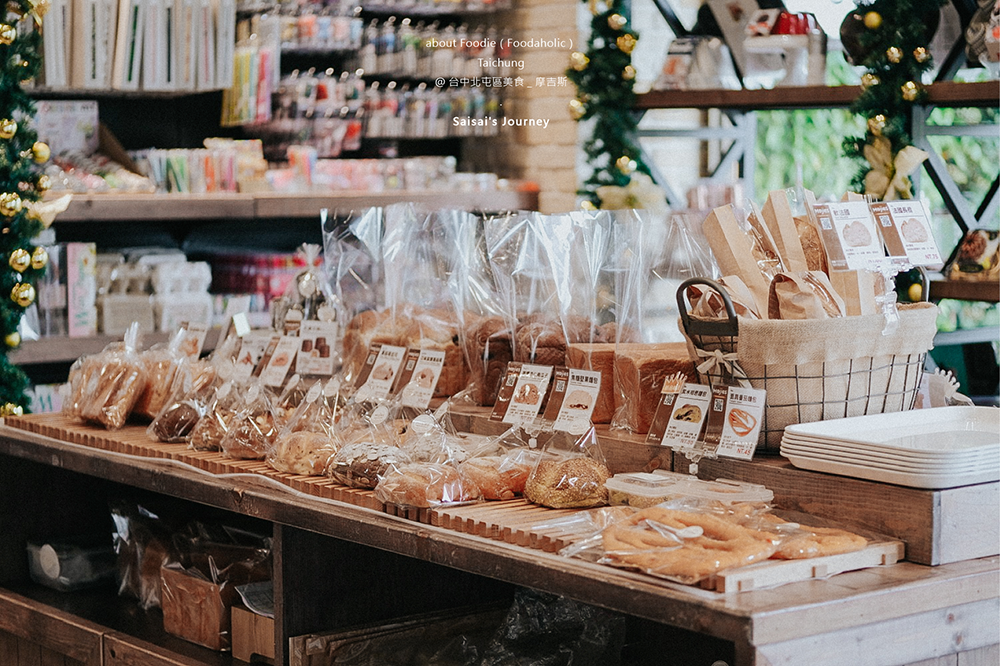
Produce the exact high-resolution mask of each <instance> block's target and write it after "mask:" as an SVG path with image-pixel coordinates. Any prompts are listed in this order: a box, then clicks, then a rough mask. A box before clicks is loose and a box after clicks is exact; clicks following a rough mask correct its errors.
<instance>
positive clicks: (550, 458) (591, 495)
mask: <svg viewBox="0 0 1000 666" xmlns="http://www.w3.org/2000/svg"><path fill="white" fill-rule="evenodd" d="M610 476H611V474H610V472H608V467H607V464H606V462H605V460H604V454H603V453H602V452H601V449H600V444H599V443H598V441H597V433H596V432H595V431H594V428H593V427H591V428H590V429H589V430H588V431H587V432H586V433H584V434H583V435H582V436H581V437H580V438H579V439H577V440H576V441H575V442H573V443H572V444H571V445H569V446H566V445H564V444H562V442H561V440H560V439H555V438H554V439H553V440H551V441H550V442H549V443H548V444H547V445H546V446H545V448H544V450H543V451H542V453H541V455H540V456H539V458H538V460H537V462H536V464H535V466H534V468H533V469H532V471H531V474H530V475H529V476H528V479H527V481H526V482H525V486H524V496H525V497H526V498H527V499H529V500H531V501H532V502H534V503H535V504H541V505H542V506H547V507H551V508H553V509H570V508H586V507H592V506H602V505H604V504H607V502H608V490H607V488H605V487H604V482H605V481H607V480H608V478H609V477H610Z"/></svg>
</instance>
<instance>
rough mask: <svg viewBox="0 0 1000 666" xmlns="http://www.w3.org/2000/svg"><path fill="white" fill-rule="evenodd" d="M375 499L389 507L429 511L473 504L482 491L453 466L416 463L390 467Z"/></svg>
mask: <svg viewBox="0 0 1000 666" xmlns="http://www.w3.org/2000/svg"><path fill="white" fill-rule="evenodd" d="M375 497H376V498H378V499H379V500H380V501H382V502H385V503H386V504H397V505H399V506H412V507H417V508H425V509H426V508H432V507H437V506H444V505H448V504H457V503H461V502H472V501H475V500H477V499H479V497H480V492H479V488H478V487H477V486H476V484H475V483H473V482H472V481H471V480H469V479H468V478H466V477H464V476H463V475H462V474H461V473H460V472H459V469H458V468H457V467H455V466H454V465H450V464H446V463H428V462H414V463H406V464H395V465H391V466H389V467H388V468H387V469H386V470H385V471H384V472H383V473H382V474H381V478H380V480H379V482H378V484H377V485H376V486H375Z"/></svg>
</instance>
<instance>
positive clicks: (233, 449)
mask: <svg viewBox="0 0 1000 666" xmlns="http://www.w3.org/2000/svg"><path fill="white" fill-rule="evenodd" d="M235 412H236V413H235V414H234V415H233V418H232V420H231V421H230V422H229V427H228V428H227V430H226V434H225V436H224V437H223V438H222V442H220V444H219V447H220V448H221V449H222V451H223V453H225V454H226V455H228V456H229V457H231V458H242V459H246V460H263V459H264V457H265V456H266V455H267V452H268V451H270V450H271V449H272V448H273V447H274V441H275V438H276V437H277V434H278V428H277V425H276V423H275V418H274V405H273V403H272V402H271V399H270V397H268V394H267V391H266V390H265V389H264V388H263V387H262V386H261V385H260V384H259V383H256V382H255V383H252V384H251V385H250V388H249V389H248V390H247V391H246V393H245V394H244V395H243V399H242V400H241V401H240V403H239V404H238V405H237V407H236V410H235Z"/></svg>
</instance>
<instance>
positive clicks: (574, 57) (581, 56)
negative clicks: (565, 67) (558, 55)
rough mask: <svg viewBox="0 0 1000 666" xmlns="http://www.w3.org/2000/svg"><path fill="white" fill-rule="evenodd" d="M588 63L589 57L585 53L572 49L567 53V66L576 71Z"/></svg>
mask: <svg viewBox="0 0 1000 666" xmlns="http://www.w3.org/2000/svg"><path fill="white" fill-rule="evenodd" d="M588 64H590V58H588V57H587V54H585V53H581V52H580V51H573V52H572V53H570V54H569V66H570V67H572V68H573V69H575V70H576V71H578V72H582V71H583V70H585V69H587V65H588Z"/></svg>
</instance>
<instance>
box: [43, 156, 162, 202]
mask: <svg viewBox="0 0 1000 666" xmlns="http://www.w3.org/2000/svg"><path fill="white" fill-rule="evenodd" d="M45 174H46V175H47V176H48V177H49V178H50V179H51V182H52V188H51V189H52V192H56V193H58V192H76V193H79V194H86V193H105V192H122V193H152V192H155V191H156V185H155V184H154V183H153V181H152V180H150V179H149V178H146V177H144V176H141V175H139V174H137V173H133V172H131V171H129V170H128V169H126V168H125V167H123V166H122V165H121V164H119V163H117V162H115V161H114V160H112V159H110V158H108V157H105V156H104V155H101V154H99V153H95V154H93V155H91V156H89V157H85V156H84V155H83V154H82V153H63V154H61V155H57V156H55V157H53V158H52V161H51V163H50V164H49V165H48V166H46V167H45Z"/></svg>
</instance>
